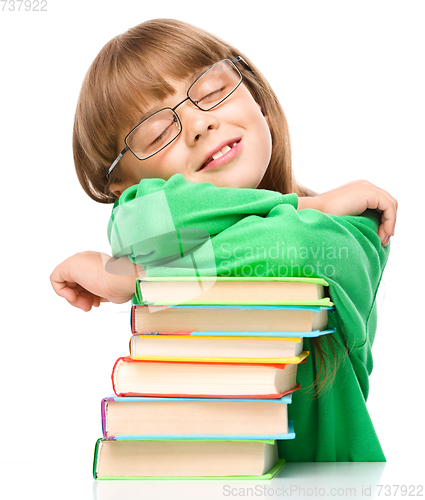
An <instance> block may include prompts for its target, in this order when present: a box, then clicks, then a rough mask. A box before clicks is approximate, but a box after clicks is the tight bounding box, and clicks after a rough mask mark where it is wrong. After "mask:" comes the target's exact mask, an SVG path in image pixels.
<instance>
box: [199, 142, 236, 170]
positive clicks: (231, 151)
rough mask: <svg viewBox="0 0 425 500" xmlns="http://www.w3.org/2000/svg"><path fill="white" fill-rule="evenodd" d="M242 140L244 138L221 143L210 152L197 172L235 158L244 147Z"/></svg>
mask: <svg viewBox="0 0 425 500" xmlns="http://www.w3.org/2000/svg"><path fill="white" fill-rule="evenodd" d="M241 141H242V139H232V140H231V141H228V142H226V143H224V144H220V145H219V147H218V148H216V149H215V150H214V151H213V152H212V153H210V154H209V156H208V158H207V159H206V160H205V161H204V163H203V164H202V165H201V167H200V168H199V169H198V170H197V172H200V171H201V170H209V169H211V168H215V167H219V166H221V165H223V164H225V163H227V162H228V161H230V160H233V158H234V157H235V156H236V155H237V154H238V153H239V151H240V149H241V147H242V145H241Z"/></svg>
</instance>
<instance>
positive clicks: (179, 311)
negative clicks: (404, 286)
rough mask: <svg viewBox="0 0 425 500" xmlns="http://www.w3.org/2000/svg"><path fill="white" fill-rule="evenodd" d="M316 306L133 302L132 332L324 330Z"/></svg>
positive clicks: (324, 317)
mask: <svg viewBox="0 0 425 500" xmlns="http://www.w3.org/2000/svg"><path fill="white" fill-rule="evenodd" d="M332 310H333V309H332V307H319V306H316V307H314V306H243V305H237V306H235V305H222V306H213V305H197V306H148V305H137V304H135V305H133V307H132V314H131V324H132V332H133V333H153V332H155V333H158V332H160V333H164V332H187V333H190V332H194V331H214V332H215V331H221V332H233V331H235V332H240V331H245V332H268V331H279V332H284V331H290V332H311V331H313V330H324V329H326V327H327V324H328V311H332Z"/></svg>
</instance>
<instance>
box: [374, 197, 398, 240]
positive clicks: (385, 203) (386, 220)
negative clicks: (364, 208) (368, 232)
mask: <svg viewBox="0 0 425 500" xmlns="http://www.w3.org/2000/svg"><path fill="white" fill-rule="evenodd" d="M381 191H382V190H381ZM368 206H369V208H374V209H376V210H379V211H380V212H382V216H381V221H382V224H383V230H384V231H385V233H386V234H387V235H388V236H392V235H393V234H394V231H395V224H396V220H397V201H396V200H395V199H394V198H393V197H392V196H389V195H387V194H384V193H383V192H382V193H375V196H374V197H373V199H370V200H369V202H368Z"/></svg>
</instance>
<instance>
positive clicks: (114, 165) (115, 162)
mask: <svg viewBox="0 0 425 500" xmlns="http://www.w3.org/2000/svg"><path fill="white" fill-rule="evenodd" d="M129 149H130V148H129V147H128V146H126V147H125V148H124V149H123V150H122V151H121V153H120V154H119V155H118V156H117V157H116V158H115V161H114V163H112V165H111V166H110V167H109V170H108V173H107V174H106V178H107V179H109V176H110V175H111V172H112V170H113V169H114V168H115V167H116V165H117V163H118V162H119V161H120V160H121V158H122V157H123V156H124V155H125V153H127V151H128V150H129Z"/></svg>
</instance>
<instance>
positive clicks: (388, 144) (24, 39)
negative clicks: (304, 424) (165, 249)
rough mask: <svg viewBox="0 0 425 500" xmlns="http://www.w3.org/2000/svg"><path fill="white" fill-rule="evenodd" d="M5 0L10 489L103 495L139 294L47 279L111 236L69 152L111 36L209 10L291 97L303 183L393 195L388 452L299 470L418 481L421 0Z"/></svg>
mask: <svg viewBox="0 0 425 500" xmlns="http://www.w3.org/2000/svg"><path fill="white" fill-rule="evenodd" d="M15 4H16V9H17V8H18V5H19V3H18V2H15ZM3 6H4V2H2V3H1V4H0V8H3ZM9 8H11V3H10V2H9V3H8V4H6V5H5V7H4V10H3V11H0V47H1V52H0V63H1V77H0V104H1V111H0V116H1V121H0V127H1V128H0V144H1V156H0V157H1V164H0V166H1V177H0V178H1V180H2V182H1V193H2V205H1V208H2V224H1V226H2V238H1V252H2V253H1V259H2V262H3V268H2V272H1V280H2V287H1V310H2V315H1V318H2V333H1V337H0V338H1V364H0V370H1V372H0V376H1V384H2V391H3V394H2V400H1V407H0V419H1V421H0V429H1V434H2V438H1V445H0V446H1V448H0V449H1V454H0V475H1V476H2V477H1V482H0V492H1V493H3V491H4V492H6V493H7V497H6V496H5V497H4V498H27V497H28V498H30V497H31V498H32V497H33V495H34V494H36V492H37V493H39V494H42V495H43V498H46V499H50V498H81V499H83V498H84V499H85V498H89V499H90V498H92V496H93V493H92V482H93V481H92V479H91V462H92V456H93V448H94V443H95V440H96V439H97V438H98V437H99V436H100V435H101V427H100V400H101V398H102V397H103V396H106V395H109V394H110V393H111V392H112V387H111V382H110V372H111V369H112V366H113V363H114V361H115V359H116V358H117V357H119V356H122V355H126V354H127V352H128V340H129V336H130V328H129V306H128V304H127V305H121V306H119V305H112V304H103V305H102V306H101V307H100V308H98V309H96V310H93V311H92V312H90V313H84V312H82V311H81V310H77V309H74V308H72V307H71V306H69V305H68V303H67V302H66V301H65V300H63V299H60V298H59V297H57V296H56V295H55V294H54V292H53V290H52V288H51V286H50V281H49V275H50V273H51V272H52V270H53V268H54V267H55V266H56V265H57V264H58V263H60V262H61V261H62V260H64V259H65V258H66V257H68V256H70V255H72V254H73V253H75V252H78V251H83V250H88V249H90V250H98V251H104V252H106V253H108V252H109V247H108V241H107V237H106V226H107V221H108V218H109V214H110V210H111V206H104V205H100V204H96V203H95V202H94V201H92V200H91V199H90V198H89V197H88V196H87V195H86V194H85V193H84V192H83V190H82V189H81V188H80V186H79V184H78V181H77V177H76V174H75V172H74V169H73V160H72V149H71V136H72V125H73V117H74V111H75V105H76V101H77V97H78V93H79V90H80V86H81V83H82V80H83V77H84V74H85V72H86V71H87V69H88V67H89V65H90V63H91V62H92V60H93V59H94V57H95V56H96V54H97V53H98V52H99V50H100V49H101V48H102V46H103V45H104V44H105V43H106V42H107V41H108V40H109V39H110V38H112V37H113V36H115V35H117V34H119V33H120V32H123V31H124V30H126V29H127V28H129V27H131V26H133V25H136V24H138V23H140V22H142V21H144V20H147V19H151V18H156V17H171V18H177V19H181V20H184V21H187V22H190V23H193V24H196V25H199V26H200V27H202V28H205V29H207V30H209V31H211V32H213V33H215V34H217V35H218V36H220V37H222V38H224V39H225V40H227V41H228V42H230V43H232V44H233V45H235V46H236V47H238V48H240V50H241V51H242V52H244V53H246V54H247V55H249V57H250V58H251V59H252V60H253V61H254V62H255V64H256V65H257V66H258V67H259V68H260V70H261V71H262V72H263V73H264V74H265V75H266V77H267V78H268V79H269V81H270V83H271V84H272V86H273V88H274V90H275V91H276V93H277V94H278V97H279V98H280V100H281V102H282V105H283V108H284V110H285V112H286V115H287V118H288V122H289V127H290V132H291V138H292V148H293V166H294V170H295V174H296V176H297V178H298V180H299V181H300V182H301V183H303V184H305V185H307V186H309V187H310V188H312V189H314V190H316V191H318V192H321V191H326V190H329V189H331V188H334V187H336V186H338V185H341V184H343V183H345V182H348V181H351V180H354V179H359V178H365V179H368V180H369V181H371V182H373V183H375V184H377V185H379V186H380V187H382V188H384V189H386V190H387V191H389V192H390V193H391V194H392V195H393V196H395V198H397V200H398V201H399V217H398V224H397V228H396V234H395V236H394V238H392V250H391V257H390V260H389V264H388V266H387V269H386V271H385V274H384V283H385V290H382V292H383V291H384V292H385V293H381V298H382V303H381V307H380V317H379V330H378V334H377V338H376V342H375V345H374V371H373V373H372V376H371V378H370V383H371V391H370V398H369V402H368V407H369V410H370V413H371V416H372V419H373V422H374V425H375V428H376V430H377V433H378V436H379V438H380V440H381V444H382V446H383V449H384V451H385V454H386V457H387V461H388V463H387V464H386V466H384V467H383V468H382V467H381V468H380V469H379V471H378V473H377V475H376V476H374V477H373V478H372V479H370V480H369V483H368V482H367V481H368V479H367V478H366V476H365V474H366V473H365V472H364V471H365V470H369V471H372V469H373V467H372V466H370V467H372V468H370V467H369V466H368V467H366V469H355V468H351V469H350V468H349V469H335V468H331V469H329V468H328V469H326V470H325V469H323V475H322V476H320V475H319V476H317V471H318V470H319V469H317V468H315V467H313V466H311V468H310V469H309V468H308V467H307V468H304V469H302V471H303V474H304V481H308V480H310V482H311V481H313V482H311V484H313V485H314V484H316V483H315V482H314V481H320V480H322V481H323V478H325V480H326V478H327V477H329V481H328V482H327V483H326V484H327V485H328V486H332V484H333V482H334V483H335V484H337V482H338V477H339V480H340V481H341V478H345V484H350V480H351V479H353V481H354V480H355V478H357V480H358V481H361V482H362V483H361V484H362V485H367V484H378V483H379V484H383V483H385V484H419V483H420V482H421V481H422V479H421V477H420V475H419V472H418V470H419V468H420V467H422V468H423V466H424V460H423V452H424V439H423V425H422V422H423V418H424V415H423V410H422V399H423V395H424V385H423V382H424V376H423V359H422V351H423V347H424V342H423V336H424V324H423V284H422V283H423V279H424V264H423V262H424V260H423V253H424V231H423V228H422V226H421V223H422V221H423V208H422V205H423V203H422V198H423V184H424V167H425V161H424V160H425V154H424V137H425V125H424V124H425V102H424V88H425V78H424V47H425V35H424V28H423V26H424V20H425V17H424V13H423V9H424V7H423V2H420V1H416V2H415V1H409V0H405V1H403V2H401V1H400V2H394V1H385V2H384V1H373V0H369V1H356V2H354V1H352V2H349V1H344V2H342V1H323V0H322V1H320V2H319V1H295V0H294V1H279V2H278V1H275V2H273V1H267V0H262V1H261V2H260V1H258V2H255V1H253V2H243V1H236V0H227V1H221V0H216V1H214V2H189V1H188V2H182V1H177V0H176V1H173V2H170V1H161V2H155V1H152V2H147V1H140V0H139V1H120V2H118V1H117V0H115V1H111V0H107V1H106V0H104V1H100V0H95V1H93V0H92V1H90V2H86V1H82V0H74V1H68V2H65V1H62V2H59V1H54V0H47V12H25V11H23V7H22V9H21V12H17V11H16V10H15V11H14V12H12V11H9V10H8V9H9ZM421 282H422V283H421ZM289 465H294V464H289ZM307 465H308V464H307ZM359 466H360V465H359ZM294 470H295V469H293V468H292V469H291V468H289V467H288V468H287V469H286V472H285V469H284V470H283V472H282V473H281V475H280V478H282V479H279V481H284V482H285V481H287V480H289V478H290V477H292V478H294V477H300V474H301V473H299V474H298V476H297V473H296V472H293V471H294ZM299 470H301V469H299ZM338 470H339V471H342V472H338ZM377 470H378V469H377ZM291 471H292V472H291ZM328 473H329V474H330V476H327V475H326V474H328ZM381 473H382V476H381ZM341 474H342V475H341ZM301 475H302V474H301ZM320 478H321V479H320ZM300 481H301V480H300ZM300 481H299V482H300ZM332 481H333V482H332ZM365 481H366V482H365ZM422 482H423V481H422ZM269 484H270V483H269ZM273 484H276V483H275V482H273ZM317 484H318V483H317ZM114 487H119V484H118V485H117V486H114ZM127 487H129V486H128V485H127ZM207 487H208V488H209V493H208V498H221V497H223V496H224V495H223V490H222V489H221V488H222V486H219V485H218V483H215V484H214V485H212V483H208V484H206V483H196V482H195V483H189V484H188V483H179V485H176V483H155V484H154V483H150V484H149V485H147V483H144V484H143V485H140V484H139V485H138V486H137V487H136V488H138V489H136V490H134V491H133V492H130V491H129V490H128V491H127V492H126V493H125V494H123V495H121V494H118V493H114V492H111V491H108V490H104V491H102V492H101V491H100V490H99V491H98V492H97V494H98V497H99V498H118V496H121V498H130V497H131V498H133V496H134V498H143V497H145V496H146V494H147V492H150V493H149V494H148V495H147V496H148V497H149V496H151V497H154V496H155V497H156V498H168V497H171V496H175V495H177V494H179V495H182V496H185V497H186V498H188V497H190V496H192V495H194V496H193V498H195V497H198V498H201V497H205V498H207V493H206V491H207ZM155 488H156V489H155ZM214 488H215V489H214ZM359 492H360V489H359V490H358V495H360V493H359ZM415 493H417V490H415ZM107 495H110V496H107ZM131 495H133V496H131ZM294 495H295V494H294ZM233 496H234V495H233ZM380 496H383V493H382V492H381V495H380Z"/></svg>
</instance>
